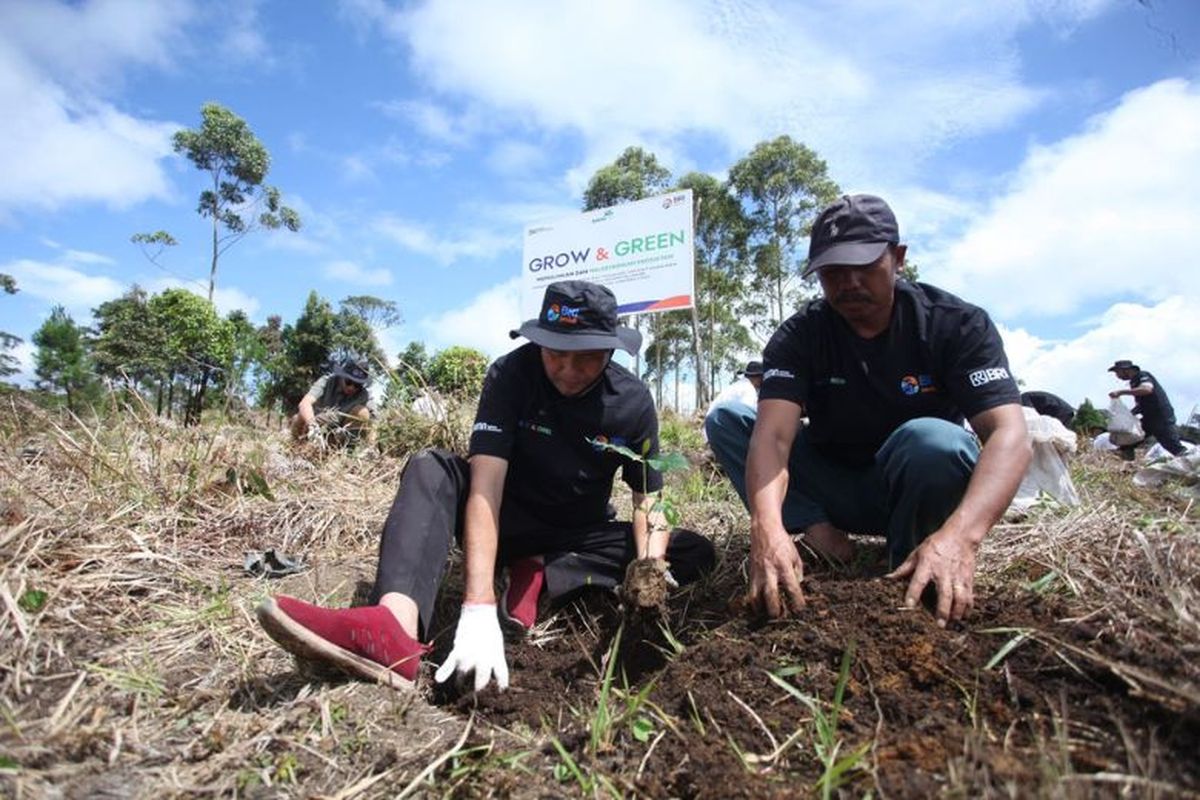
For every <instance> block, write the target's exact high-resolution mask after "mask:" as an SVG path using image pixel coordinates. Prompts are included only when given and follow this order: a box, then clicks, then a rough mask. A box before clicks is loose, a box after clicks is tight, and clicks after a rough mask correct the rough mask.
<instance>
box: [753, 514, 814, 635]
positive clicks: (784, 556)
mask: <svg viewBox="0 0 1200 800" xmlns="http://www.w3.org/2000/svg"><path fill="white" fill-rule="evenodd" d="M803 577H804V564H803V562H801V561H800V553H799V552H797V550H796V545H795V543H794V542H793V541H792V537H791V536H789V535H788V533H787V531H785V530H783V528H779V529H777V530H775V531H754V530H752V531H751V532H750V594H749V595H748V596H747V598H746V599H747V600H748V601H749V603H750V605H751V607H752V608H754V609H756V610H759V611H764V612H766V614H767V616H768V617H772V618H775V617H781V616H783V615H784V614H785V613H786V611H787V606H786V605H785V602H786V603H790V605H791V607H792V609H793V610H795V611H799V610H800V609H801V608H804V592H803V591H802V590H801V588H800V580H801V578H803ZM781 584H782V586H783V592H784V597H783V598H781V597H780V594H779V588H780V585H781Z"/></svg>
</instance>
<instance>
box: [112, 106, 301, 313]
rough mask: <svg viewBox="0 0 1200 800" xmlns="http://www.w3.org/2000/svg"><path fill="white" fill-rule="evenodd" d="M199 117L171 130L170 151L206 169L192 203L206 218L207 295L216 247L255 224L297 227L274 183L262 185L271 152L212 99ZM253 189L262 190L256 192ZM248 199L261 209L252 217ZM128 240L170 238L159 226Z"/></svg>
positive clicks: (222, 248) (210, 290)
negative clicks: (209, 251) (209, 230)
mask: <svg viewBox="0 0 1200 800" xmlns="http://www.w3.org/2000/svg"><path fill="white" fill-rule="evenodd" d="M200 117H201V122H200V126H199V127H198V128H194V129H192V128H185V129H183V130H181V131H177V132H176V133H175V136H174V137H173V138H172V144H173V145H174V148H175V152H176V153H181V154H183V155H185V156H186V157H187V158H188V160H189V161H191V162H192V164H193V165H195V167H196V169H198V170H200V171H201V172H206V173H208V177H209V180H210V182H211V188H206V189H204V190H203V191H202V192H200V202H199V205H198V206H197V208H196V211H197V212H198V213H199V214H200V216H202V217H206V218H209V219H211V220H212V232H213V233H212V266H211V269H210V272H209V279H208V299H209V300H210V301H211V300H212V296H213V289H214V288H215V286H216V278H217V262H218V260H219V259H220V256H221V253H223V252H225V250H227V249H228V248H229V247H231V246H232V245H233V244H234V243H236V242H237V241H238V240H240V239H241V238H242V237H243V236H245V235H246V234H247V233H249V232H250V231H251V230H252V228H253V227H254V226H255V225H258V226H260V227H263V228H267V229H271V230H274V229H278V228H281V227H282V228H287V229H288V230H290V231H297V230H299V229H300V215H299V214H297V213H296V211H295V210H294V209H291V208H288V207H286V206H284V205H282V204H281V203H280V195H279V190H278V189H276V188H275V187H272V186H265V187H264V186H263V180H264V179H265V178H266V177H267V172H268V171H269V170H270V168H271V156H270V153H268V152H267V148H266V146H265V145H263V143H262V142H261V141H259V139H258V137H257V136H255V135H254V132H253V131H251V130H250V126H249V125H247V124H246V121H245V120H243V119H242V118H241V117H239V116H238V115H237V114H235V113H233V112H232V111H230V110H229V109H227V108H225V107H224V106H221V105H219V104H217V103H205V104H204V105H203V106H202V107H201V108H200ZM259 189H262V193H261V194H259V195H257V196H256V192H257V191H258V190H259ZM251 201H256V203H257V209H261V210H260V211H259V213H258V215H257V217H253V216H249V213H248V212H247V210H246V205H247V203H250V202H251ZM243 214H246V216H243ZM248 219H249V221H248ZM222 231H223V233H222ZM139 236H140V237H142V240H141V241H139ZM156 237H157V239H156ZM164 237H165V238H164ZM134 240H135V242H137V243H139V244H158V245H164V244H169V242H168V241H167V240H171V241H173V238H172V237H171V236H170V234H168V233H166V232H165V231H159V232H157V233H155V234H139V235H138V236H135V237H134Z"/></svg>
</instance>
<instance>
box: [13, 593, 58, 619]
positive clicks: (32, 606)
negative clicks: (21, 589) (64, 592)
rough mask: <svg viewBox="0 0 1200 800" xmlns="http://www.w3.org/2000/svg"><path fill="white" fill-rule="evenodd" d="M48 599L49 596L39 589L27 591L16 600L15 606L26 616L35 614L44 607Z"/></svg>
mask: <svg viewBox="0 0 1200 800" xmlns="http://www.w3.org/2000/svg"><path fill="white" fill-rule="evenodd" d="M49 598H50V595H49V594H47V593H46V592H43V591H42V590H41V589H29V590H27V591H26V592H25V593H24V594H23V595H21V597H20V599H18V600H17V605H19V606H20V607H21V610H22V611H24V612H25V613H27V614H36V613H37V612H39V611H41V610H42V608H44V607H45V605H46V601H47V600H48V599H49Z"/></svg>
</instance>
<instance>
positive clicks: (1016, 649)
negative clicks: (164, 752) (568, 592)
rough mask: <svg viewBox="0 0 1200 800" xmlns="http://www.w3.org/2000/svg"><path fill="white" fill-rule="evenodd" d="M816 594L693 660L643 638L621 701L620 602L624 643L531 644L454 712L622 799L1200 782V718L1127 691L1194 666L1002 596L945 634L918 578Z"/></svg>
mask: <svg viewBox="0 0 1200 800" xmlns="http://www.w3.org/2000/svg"><path fill="white" fill-rule="evenodd" d="M805 588H806V590H807V597H808V607H807V608H806V609H805V611H804V612H803V613H802V614H799V615H796V616H794V617H792V618H790V619H785V620H781V621H777V622H771V623H763V622H755V621H752V620H749V619H746V618H735V619H732V620H729V621H727V622H725V623H724V624H720V625H718V626H716V627H714V628H712V629H711V630H708V631H706V632H705V633H704V635H703V636H702V637H699V638H698V639H697V640H696V641H694V642H691V643H689V644H688V645H687V646H685V647H684V649H683V650H682V652H678V653H675V652H671V649H670V647H669V646H667V644H666V643H665V642H664V641H663V640H662V637H655V639H656V640H652V641H646V640H641V641H637V642H634V641H627V642H625V643H623V645H622V646H621V647H619V648H616V649H615V651H616V653H617V659H618V662H617V665H616V669H614V670H611V672H610V674H611V675H612V676H613V677H612V678H611V680H610V681H609V683H610V686H609V692H608V699H607V700H605V699H603V696H604V694H605V692H604V684H605V681H604V675H605V673H606V672H609V671H608V670H607V669H606V664H605V656H606V654H607V653H608V652H609V651H610V649H612V644H613V640H612V636H613V633H612V631H613V630H615V629H616V627H617V625H618V624H619V615H618V612H617V611H616V609H615V606H614V607H613V608H610V609H599V611H600V613H599V615H598V619H597V622H596V625H595V628H597V629H601V630H608V631H609V634H608V636H607V637H606V638H603V639H589V637H588V634H587V631H586V629H585V628H584V627H583V626H582V624H581V623H580V621H579V616H578V615H579V614H580V612H579V611H577V610H572V611H570V612H568V613H567V615H566V618H565V619H564V620H563V629H564V630H563V635H562V636H559V637H557V638H555V639H553V640H552V641H550V642H543V643H541V644H540V645H534V644H529V643H525V644H518V645H515V646H514V647H512V648H511V649H510V662H511V666H512V668H513V669H512V673H513V675H514V680H513V687H512V689H510V691H508V692H506V693H496V692H486V693H484V694H482V695H480V696H479V697H470V696H467V697H458V698H455V697H453V696H452V695H442V696H440V697H438V698H437V701H438V702H441V703H445V704H448V705H451V706H453V707H455V708H456V709H457V710H458V711H460V712H466V711H468V710H469V711H472V712H473V713H474V714H476V715H477V718H478V719H479V720H481V721H484V722H490V723H492V724H493V725H495V726H497V727H498V728H503V729H506V730H524V731H532V732H539V731H540V732H542V733H544V734H546V735H549V736H552V737H553V738H554V739H555V740H556V741H557V745H555V746H552V747H545V748H543V756H544V757H546V758H547V759H549V760H550V761H557V762H559V763H566V762H567V760H568V759H569V760H570V761H573V762H575V764H576V765H577V766H578V767H579V768H580V770H581V774H585V775H586V774H590V773H597V772H598V773H602V774H607V775H622V776H626V778H627V779H628V778H629V776H633V778H632V780H629V783H628V784H626V785H623V786H622V785H617V786H616V788H617V789H618V790H619V791H622V792H632V793H635V794H640V795H645V796H650V797H660V796H676V797H713V798H725V797H764V796H772V795H776V794H778V795H780V796H795V794H796V793H797V791H798V790H800V789H811V790H813V791H815V792H816V791H819V789H820V787H821V781H822V780H823V776H825V777H824V779H825V780H828V781H831V788H836V787H838V786H842V787H845V788H847V789H848V790H849V791H851V793H852V794H853V795H854V796H860V795H861V794H863V793H865V792H867V791H874V792H875V793H876V794H877V795H879V796H887V797H931V796H935V795H938V794H941V793H950V794H957V795H959V796H971V797H980V796H993V795H994V796H1007V795H1008V794H1009V793H1010V790H1011V789H1012V788H1013V787H1018V786H1019V787H1023V788H1022V790H1021V791H1020V794H1022V795H1026V794H1027V793H1029V792H1033V790H1035V789H1036V788H1037V787H1041V788H1048V787H1050V786H1053V785H1059V784H1061V782H1062V780H1063V776H1064V775H1065V776H1068V780H1070V781H1075V782H1077V783H1078V785H1079V787H1080V789H1081V793H1082V794H1087V793H1089V791H1090V790H1093V789H1096V788H1099V787H1103V786H1105V785H1107V784H1106V783H1105V781H1106V780H1107V778H1106V777H1105V776H1107V775H1130V774H1132V775H1134V776H1138V775H1142V776H1146V775H1151V774H1152V775H1154V776H1156V777H1155V778H1149V777H1146V778H1145V781H1146V783H1145V784H1144V787H1143V788H1149V789H1153V788H1154V787H1155V786H1161V785H1164V784H1162V783H1161V780H1162V776H1163V774H1166V775H1168V776H1170V778H1171V780H1172V781H1174V782H1177V783H1178V784H1180V785H1191V786H1196V785H1198V784H1200V774H1198V773H1197V769H1196V765H1195V763H1194V759H1193V758H1192V754H1194V753H1195V751H1196V748H1197V745H1200V723H1198V721H1197V719H1196V717H1195V716H1193V715H1189V714H1188V713H1180V712H1179V711H1178V710H1177V709H1174V708H1172V707H1171V703H1170V702H1169V698H1163V700H1164V702H1153V701H1152V702H1147V701H1146V698H1145V697H1144V696H1143V697H1138V696H1136V695H1135V694H1134V693H1135V692H1139V691H1140V692H1142V694H1143V695H1145V694H1148V693H1147V692H1145V691H1143V688H1144V687H1141V686H1140V685H1138V684H1137V683H1136V681H1134V680H1132V679H1129V680H1126V679H1123V678H1122V677H1121V671H1122V667H1124V668H1125V670H1126V672H1127V675H1126V677H1128V673H1130V671H1132V672H1138V671H1139V670H1140V671H1142V672H1144V673H1145V674H1167V675H1169V674H1171V673H1172V671H1175V672H1178V670H1179V664H1178V660H1177V659H1173V658H1170V657H1167V658H1165V659H1160V658H1159V657H1158V656H1156V654H1155V653H1153V652H1140V653H1133V652H1129V651H1128V650H1125V651H1123V652H1114V653H1110V654H1104V649H1105V646H1104V644H1103V643H1100V642H1095V641H1093V640H1092V631H1093V629H1092V628H1089V627H1088V626H1081V625H1078V624H1074V623H1069V622H1063V621H1060V620H1061V619H1062V618H1063V616H1064V615H1065V614H1066V609H1065V607H1064V606H1063V604H1062V603H1061V602H1060V601H1058V600H1057V599H1055V598H1049V599H1047V598H1045V597H1042V596H1039V595H1037V594H1033V593H1026V594H1024V595H1023V596H1020V597H1011V596H999V595H997V596H986V595H985V596H983V597H982V598H981V601H980V604H979V606H978V607H977V609H976V612H975V614H974V615H973V616H972V618H971V620H970V623H969V624H964V625H959V626H951V627H950V628H947V629H942V628H939V627H938V626H937V625H936V624H935V622H934V619H933V617H932V615H931V614H929V613H928V611H926V610H925V609H914V610H907V609H904V608H902V602H903V591H904V586H903V584H900V583H895V582H888V581H884V580H878V579H875V580H868V579H855V578H848V577H841V576H835V575H825V576H820V577H817V578H814V579H810V580H808V581H807V582H806V585H805ZM591 611H592V613H596V612H597V609H596V608H594V607H593V608H592V609H591ZM606 624H611V625H613V628H611V629H609V628H606V627H605V626H606ZM1085 653H1086V654H1090V655H1083V654H1085ZM843 665H844V669H843ZM839 684H840V685H841V687H842V688H841V690H840V692H839V688H838V687H839ZM598 694H600V695H601V697H602V699H601V700H600V701H599V704H598V701H597V700H596V698H597V695H598ZM839 696H840V699H839ZM606 702H607V703H608V705H609V708H607V709H604V708H603V704H604V703H606ZM564 709H567V710H568V711H566V713H564ZM570 709H574V710H575V711H574V713H572V712H571V711H569V710H570ZM605 716H607V719H608V725H609V728H608V729H607V730H604V731H601V733H600V735H597V728H598V725H602V724H604V717H605ZM650 742H653V746H651V745H650V744H649V743H650ZM559 747H561V748H562V751H561V752H560V751H559V750H558V748H559ZM563 753H565V754H566V756H564V755H563ZM567 769H568V772H569V768H567ZM547 771H551V770H547ZM486 774H487V773H482V775H481V777H483V776H485V775H486ZM831 775H832V777H830V776H831ZM476 788H477V789H479V790H480V791H488V790H489V786H488V783H487V780H486V779H485V780H484V785H483V786H477V787H476ZM490 788H491V789H494V790H499V789H500V787H499V786H491V787H490ZM1104 793H1106V792H1102V794H1104Z"/></svg>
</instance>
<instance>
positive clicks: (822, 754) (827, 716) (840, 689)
mask: <svg viewBox="0 0 1200 800" xmlns="http://www.w3.org/2000/svg"><path fill="white" fill-rule="evenodd" d="M855 647H856V644H855V642H851V643H850V644H849V646H847V647H846V650H845V651H844V652H843V653H842V664H841V668H840V669H839V670H838V680H837V686H836V687H835V688H834V690H833V700H832V702H831V703H830V704H829V707H828V709H826V708H825V707H824V706H823V704H822V703H821V701H820V700H818V699H817V698H815V697H813V696H811V695H808V694H805V693H804V692H802V691H800V690H799V689H797V688H796V687H795V686H793V685H792V684H790V683H788V682H787V681H786V680H784V679H783V678H781V677H779V676H778V675H776V674H774V673H771V672H768V673H767V677H769V678H770V679H771V680H772V681H774V682H775V683H776V684H777V685H778V686H780V687H781V688H782V689H784V690H785V691H786V692H787V693H788V694H790V695H791V696H792V697H794V698H796V699H797V700H799V701H800V702H801V703H803V704H804V706H805V708H807V709H808V710H809V712H810V713H811V714H812V742H813V750H814V751H815V752H816V755H817V760H818V761H819V762H820V763H821V766H822V767H823V768H824V771H823V772H822V774H821V777H820V778H819V779H817V782H816V785H815V786H814V787H813V788H815V789H818V790H819V791H820V792H821V797H822V798H826V799H827V798H829V797H831V796H832V795H833V792H834V791H835V790H836V789H839V788H841V787H842V786H845V785H846V784H847V783H849V782H850V775H851V773H852V772H854V771H855V770H859V769H862V761H863V757H864V756H866V754H867V751H868V750H870V749H871V742H869V741H867V742H863V743H862V744H861V745H859V746H858V747H857V748H855V749H854V750H852V751H851V752H850V753H848V754H846V755H844V756H842V757H841V758H838V754H839V753H840V752H841V749H842V740H841V739H840V738H838V733H837V726H838V720H839V719H840V718H841V714H842V701H843V699H844V695H845V692H846V684H847V683H848V682H849V681H850V664H851V662H852V661H853V660H854V651H855ZM789 741H791V740H789Z"/></svg>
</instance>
